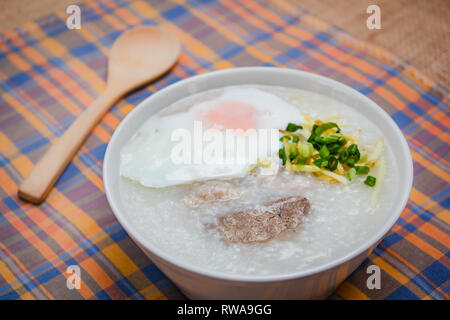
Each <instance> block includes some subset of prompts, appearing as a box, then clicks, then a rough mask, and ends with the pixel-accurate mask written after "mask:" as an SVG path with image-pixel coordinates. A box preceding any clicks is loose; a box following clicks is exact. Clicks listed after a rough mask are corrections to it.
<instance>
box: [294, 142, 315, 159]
mask: <svg viewBox="0 0 450 320" xmlns="http://www.w3.org/2000/svg"><path fill="white" fill-rule="evenodd" d="M298 151H299V152H300V155H301V156H302V157H305V158H309V157H311V156H312V154H313V152H314V146H313V145H312V144H311V143H309V142H303V143H302V144H301V145H300V146H299V147H298Z"/></svg>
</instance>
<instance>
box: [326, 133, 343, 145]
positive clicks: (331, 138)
mask: <svg viewBox="0 0 450 320" xmlns="http://www.w3.org/2000/svg"><path fill="white" fill-rule="evenodd" d="M340 138H342V134H340V133H332V134H330V135H328V136H326V137H325V138H324V142H325V144H330V143H334V142H337V141H338V140H339V139H340Z"/></svg>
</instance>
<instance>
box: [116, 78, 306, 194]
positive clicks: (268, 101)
mask: <svg viewBox="0 0 450 320" xmlns="http://www.w3.org/2000/svg"><path fill="white" fill-rule="evenodd" d="M224 101H234V102H241V103H245V104H247V105H251V106H252V107H253V108H254V109H256V110H257V112H258V118H257V122H258V127H257V128H254V129H257V130H259V129H280V128H285V127H286V126H287V124H288V123H289V122H294V123H302V122H303V121H304V119H303V117H302V115H301V112H300V110H299V109H298V108H296V107H294V106H293V105H291V104H289V103H288V102H286V101H285V100H283V99H281V98H280V97H278V96H276V95H274V94H272V93H269V92H266V91H263V90H260V89H257V88H252V87H227V88H225V89H224V90H223V92H222V93H221V94H220V95H219V96H217V97H215V98H212V99H210V100H207V101H203V102H200V103H197V104H194V105H193V106H192V107H190V108H189V109H188V110H187V111H183V112H177V113H173V114H170V115H161V114H156V115H154V116H152V117H151V118H149V119H148V120H147V121H146V122H145V123H144V125H142V126H141V127H140V128H139V129H138V131H137V132H136V134H135V135H134V136H133V137H132V138H131V139H130V141H129V142H128V143H127V144H126V145H125V146H124V147H123V149H122V150H121V153H120V174H121V176H123V177H126V178H129V179H132V180H135V181H137V182H139V183H140V184H142V185H143V186H145V187H157V188H160V187H168V186H173V185H178V184H189V183H192V182H194V181H205V180H210V179H231V178H236V177H243V176H245V175H246V174H248V172H249V170H248V169H249V167H250V166H251V165H252V164H253V163H250V162H247V163H246V162H241V163H204V162H202V163H196V161H194V159H193V161H191V162H190V163H174V161H173V159H172V158H171V154H172V150H173V149H174V147H176V145H177V144H178V143H179V142H178V141H172V134H173V132H174V130H176V129H185V130H187V131H189V132H190V133H191V136H194V122H195V121H196V120H197V121H199V120H202V119H201V118H199V117H200V115H201V114H204V112H205V111H208V110H211V109H212V108H215V107H217V105H218V104H220V103H221V102H224ZM204 129H206V128H204ZM222 129H223V128H222ZM205 144H206V143H204V144H203V145H205ZM278 148H279V143H278V142H277V143H276V144H273V143H272V144H270V146H269V147H268V148H267V149H266V150H258V154H257V157H258V159H262V158H267V159H276V161H278V156H277V154H278ZM195 152H196V150H195V148H193V149H192V153H195ZM225 152H228V153H231V156H239V155H237V154H233V153H235V152H236V151H235V150H229V149H227V148H225ZM193 157H194V156H193Z"/></svg>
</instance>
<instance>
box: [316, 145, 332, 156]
mask: <svg viewBox="0 0 450 320" xmlns="http://www.w3.org/2000/svg"><path fill="white" fill-rule="evenodd" d="M319 155H320V157H321V158H324V159H326V158H327V157H328V156H329V155H330V151H328V148H327V146H326V145H323V146H322V148H320V150H319Z"/></svg>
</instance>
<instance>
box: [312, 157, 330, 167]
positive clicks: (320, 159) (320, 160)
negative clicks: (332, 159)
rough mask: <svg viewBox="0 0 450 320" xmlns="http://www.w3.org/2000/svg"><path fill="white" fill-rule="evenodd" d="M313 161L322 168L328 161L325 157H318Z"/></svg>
mask: <svg viewBox="0 0 450 320" xmlns="http://www.w3.org/2000/svg"><path fill="white" fill-rule="evenodd" d="M313 163H314V164H315V165H316V166H318V167H319V168H323V167H325V166H326V165H327V164H328V161H327V160H326V159H322V158H319V159H317V160H314V161H313Z"/></svg>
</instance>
